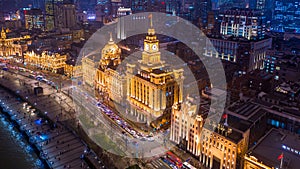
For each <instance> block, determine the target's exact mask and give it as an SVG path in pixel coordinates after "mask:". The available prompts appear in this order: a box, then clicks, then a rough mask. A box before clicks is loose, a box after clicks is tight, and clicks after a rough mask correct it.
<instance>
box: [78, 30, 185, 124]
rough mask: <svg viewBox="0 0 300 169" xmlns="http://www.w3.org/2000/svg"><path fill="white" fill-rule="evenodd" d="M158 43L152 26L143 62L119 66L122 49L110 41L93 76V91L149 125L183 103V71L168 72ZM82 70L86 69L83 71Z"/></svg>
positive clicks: (143, 53)
mask: <svg viewBox="0 0 300 169" xmlns="http://www.w3.org/2000/svg"><path fill="white" fill-rule="evenodd" d="M160 55H161V54H160V51H159V41H158V39H157V37H156V35H155V30H154V29H153V28H152V27H151V28H150V29H149V30H148V35H147V36H146V39H145V40H144V51H143V52H142V60H139V61H138V64H136V63H134V64H133V63H127V64H126V67H125V66H121V67H120V69H121V70H122V71H121V72H119V71H117V70H116V69H117V68H118V66H120V63H121V49H120V48H119V47H118V45H117V44H115V43H114V41H113V40H112V38H111V39H110V40H109V42H108V43H107V45H105V47H104V48H103V49H102V57H101V60H100V62H99V68H98V69H97V71H96V76H95V89H96V91H98V93H100V95H102V96H103V95H104V94H105V93H106V94H108V97H109V98H110V99H111V100H113V101H114V102H116V103H118V104H120V105H126V113H127V114H128V115H131V116H133V117H135V118H136V119H137V120H138V121H140V122H144V123H147V124H148V125H149V124H150V122H151V121H153V120H154V118H157V117H160V116H162V115H163V114H164V113H171V109H172V106H173V105H174V104H177V103H181V102H182V90H183V89H182V86H183V78H184V77H183V69H176V70H175V69H174V70H171V69H169V67H166V64H165V63H164V62H163V61H161V59H160ZM83 70H85V68H83Z"/></svg>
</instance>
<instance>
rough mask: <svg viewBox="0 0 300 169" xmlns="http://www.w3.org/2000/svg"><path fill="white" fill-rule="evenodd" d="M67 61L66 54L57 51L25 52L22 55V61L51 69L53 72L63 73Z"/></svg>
mask: <svg viewBox="0 0 300 169" xmlns="http://www.w3.org/2000/svg"><path fill="white" fill-rule="evenodd" d="M66 61H67V55H61V54H59V53H49V52H46V51H45V52H43V53H42V54H36V53H35V52H33V51H32V52H27V53H25V55H24V63H26V64H29V65H32V66H35V67H38V68H41V69H44V70H48V71H51V72H53V73H63V72H64V68H65V65H66Z"/></svg>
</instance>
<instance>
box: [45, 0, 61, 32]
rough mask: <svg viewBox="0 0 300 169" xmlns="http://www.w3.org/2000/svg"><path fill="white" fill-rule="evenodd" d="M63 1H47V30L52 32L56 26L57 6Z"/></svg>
mask: <svg viewBox="0 0 300 169" xmlns="http://www.w3.org/2000/svg"><path fill="white" fill-rule="evenodd" d="M62 2H63V0H45V11H46V13H45V14H46V15H45V29H46V30H48V31H50V30H52V29H54V26H55V16H54V15H55V4H57V3H62Z"/></svg>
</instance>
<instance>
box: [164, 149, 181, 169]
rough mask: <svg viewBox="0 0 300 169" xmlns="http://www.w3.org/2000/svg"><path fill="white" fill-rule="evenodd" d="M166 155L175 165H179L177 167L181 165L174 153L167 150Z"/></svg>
mask: <svg viewBox="0 0 300 169" xmlns="http://www.w3.org/2000/svg"><path fill="white" fill-rule="evenodd" d="M166 156H167V159H169V160H170V161H171V162H173V163H174V164H175V165H176V166H177V167H179V168H181V167H182V161H181V160H180V159H179V158H178V157H177V156H176V155H175V154H173V153H171V152H170V151H168V152H167V154H166Z"/></svg>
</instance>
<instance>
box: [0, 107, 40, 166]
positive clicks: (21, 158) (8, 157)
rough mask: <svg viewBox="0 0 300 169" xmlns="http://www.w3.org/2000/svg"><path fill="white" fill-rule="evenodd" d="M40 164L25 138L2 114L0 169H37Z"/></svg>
mask: <svg viewBox="0 0 300 169" xmlns="http://www.w3.org/2000/svg"><path fill="white" fill-rule="evenodd" d="M39 163H40V162H39V160H38V158H37V155H36V154H35V152H34V151H33V150H32V148H31V147H30V146H29V144H28V143H27V142H26V140H25V139H24V138H23V136H22V135H21V134H20V133H19V132H18V130H17V129H15V128H14V127H13V125H12V124H10V122H9V121H8V120H7V119H5V118H4V116H3V115H2V112H0V168H1V169H36V168H40V167H37V166H38V164H39Z"/></svg>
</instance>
